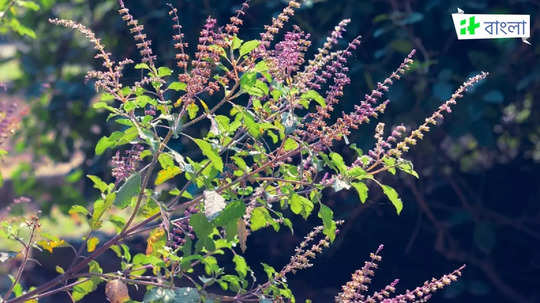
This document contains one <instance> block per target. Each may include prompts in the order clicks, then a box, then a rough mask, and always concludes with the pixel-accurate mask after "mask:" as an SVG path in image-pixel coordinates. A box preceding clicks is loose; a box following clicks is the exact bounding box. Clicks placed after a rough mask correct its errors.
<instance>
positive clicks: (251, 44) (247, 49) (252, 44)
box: [240, 40, 261, 57]
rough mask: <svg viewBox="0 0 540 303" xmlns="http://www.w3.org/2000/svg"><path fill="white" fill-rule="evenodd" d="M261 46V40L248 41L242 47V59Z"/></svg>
mask: <svg viewBox="0 0 540 303" xmlns="http://www.w3.org/2000/svg"><path fill="white" fill-rule="evenodd" d="M260 44H261V41H259V40H251V41H247V42H245V43H244V44H242V46H241V47H240V57H242V56H244V55H247V54H249V53H251V52H252V51H253V50H254V49H256V48H257V47H258V46H259V45H260Z"/></svg>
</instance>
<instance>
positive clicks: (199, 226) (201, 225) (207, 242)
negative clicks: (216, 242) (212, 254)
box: [189, 213, 214, 250]
mask: <svg viewBox="0 0 540 303" xmlns="http://www.w3.org/2000/svg"><path fill="white" fill-rule="evenodd" d="M189 225H191V227H193V231H194V232H195V235H196V236H197V238H198V243H197V245H198V246H200V248H203V247H207V248H208V249H210V250H213V249H211V246H213V241H212V240H211V239H210V238H209V236H210V233H211V232H212V230H213V228H214V227H213V225H212V224H211V223H210V222H208V219H207V218H206V216H205V215H204V214H202V213H196V214H194V215H192V216H191V218H190V219H189Z"/></svg>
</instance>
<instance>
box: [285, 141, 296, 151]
mask: <svg viewBox="0 0 540 303" xmlns="http://www.w3.org/2000/svg"><path fill="white" fill-rule="evenodd" d="M298 146H299V145H298V142H296V141H294V139H292V138H287V140H285V143H284V144H283V148H284V149H285V151H291V150H295V149H297V148H298Z"/></svg>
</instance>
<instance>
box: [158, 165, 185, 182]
mask: <svg viewBox="0 0 540 303" xmlns="http://www.w3.org/2000/svg"><path fill="white" fill-rule="evenodd" d="M181 172H182V170H180V167H178V166H170V167H167V168H165V169H162V170H160V171H159V172H158V175H157V177H156V181H155V184H156V185H160V184H162V183H163V182H165V181H167V180H169V179H171V178H174V177H175V176H176V175H178V174H180V173H181Z"/></svg>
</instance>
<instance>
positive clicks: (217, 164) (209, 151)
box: [194, 139, 223, 172]
mask: <svg viewBox="0 0 540 303" xmlns="http://www.w3.org/2000/svg"><path fill="white" fill-rule="evenodd" d="M194 141H195V143H196V144H197V145H198V146H199V148H200V149H201V151H202V153H203V154H204V155H205V156H206V157H208V159H209V160H210V162H212V165H214V168H216V169H217V170H219V171H220V172H223V160H222V159H221V157H220V156H219V154H218V153H217V152H216V151H215V150H214V149H213V148H212V145H211V144H210V143H208V142H206V141H204V140H201V139H194Z"/></svg>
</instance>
